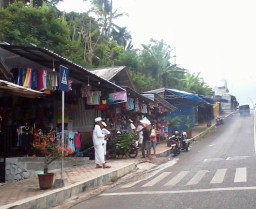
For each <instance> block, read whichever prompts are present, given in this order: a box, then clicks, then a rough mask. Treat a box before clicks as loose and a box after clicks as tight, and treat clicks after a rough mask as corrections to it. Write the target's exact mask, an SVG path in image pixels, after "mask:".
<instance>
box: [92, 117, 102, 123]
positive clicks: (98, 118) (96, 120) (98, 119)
mask: <svg viewBox="0 0 256 209" xmlns="http://www.w3.org/2000/svg"><path fill="white" fill-rule="evenodd" d="M94 121H95V123H96V122H99V121H102V118H101V117H97V118H95V119H94Z"/></svg>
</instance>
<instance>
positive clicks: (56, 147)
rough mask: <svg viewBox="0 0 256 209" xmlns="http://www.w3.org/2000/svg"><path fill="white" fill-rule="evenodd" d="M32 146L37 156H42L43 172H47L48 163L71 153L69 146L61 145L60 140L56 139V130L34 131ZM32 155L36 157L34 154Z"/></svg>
mask: <svg viewBox="0 0 256 209" xmlns="http://www.w3.org/2000/svg"><path fill="white" fill-rule="evenodd" d="M33 147H34V148H35V150H37V151H38V154H39V156H43V157H44V173H45V174H46V173H48V167H49V165H50V164H51V163H52V162H53V161H55V160H59V159H61V158H62V153H63V157H67V156H69V155H70V154H72V153H73V150H72V149H71V148H65V147H63V146H61V141H60V140H56V131H54V130H50V132H48V133H47V134H43V133H42V131H40V130H39V131H38V132H35V134H34V143H33ZM34 157H36V156H35V155H34Z"/></svg>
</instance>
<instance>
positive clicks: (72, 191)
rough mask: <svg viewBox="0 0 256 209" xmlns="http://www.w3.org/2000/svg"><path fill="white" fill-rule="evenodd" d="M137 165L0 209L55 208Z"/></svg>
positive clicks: (112, 179) (133, 168) (124, 173)
mask: <svg viewBox="0 0 256 209" xmlns="http://www.w3.org/2000/svg"><path fill="white" fill-rule="evenodd" d="M136 165H137V163H131V164H129V165H127V166H125V167H123V168H119V169H116V170H114V171H112V172H110V173H108V174H105V175H103V176H98V177H96V178H91V179H89V180H86V181H83V182H78V183H75V184H72V185H69V186H66V187H62V188H59V189H55V190H52V191H49V192H46V193H44V194H41V195H37V196H34V197H29V198H26V199H23V200H20V201H17V202H14V203H11V204H8V205H3V206H0V208H1V209H7V208H12V209H32V208H33V209H37V208H38V209H39V208H40V209H44V208H50V207H55V206H58V205H60V204H62V203H63V202H64V201H65V200H67V199H69V198H71V197H73V196H77V195H79V194H81V193H84V192H87V191H88V190H89V189H94V188H97V187H98V186H102V185H106V184H108V183H110V182H112V181H114V180H115V179H117V178H120V177H123V176H124V175H126V174H128V173H130V172H132V171H134V170H135V169H136V167H137V166H136Z"/></svg>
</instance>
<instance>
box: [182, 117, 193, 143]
mask: <svg viewBox="0 0 256 209" xmlns="http://www.w3.org/2000/svg"><path fill="white" fill-rule="evenodd" d="M183 122H184V126H185V128H186V132H187V137H188V138H192V129H193V127H194V123H193V118H192V117H191V116H189V115H187V116H184V118H183Z"/></svg>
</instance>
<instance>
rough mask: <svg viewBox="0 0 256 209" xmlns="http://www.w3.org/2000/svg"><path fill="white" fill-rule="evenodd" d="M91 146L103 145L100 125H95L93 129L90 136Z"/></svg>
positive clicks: (103, 135)
mask: <svg viewBox="0 0 256 209" xmlns="http://www.w3.org/2000/svg"><path fill="white" fill-rule="evenodd" d="M92 139H93V144H94V146H97V145H99V144H104V142H105V141H104V139H105V134H103V133H102V130H101V128H100V125H98V124H96V125H95V127H94V129H93V134H92Z"/></svg>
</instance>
